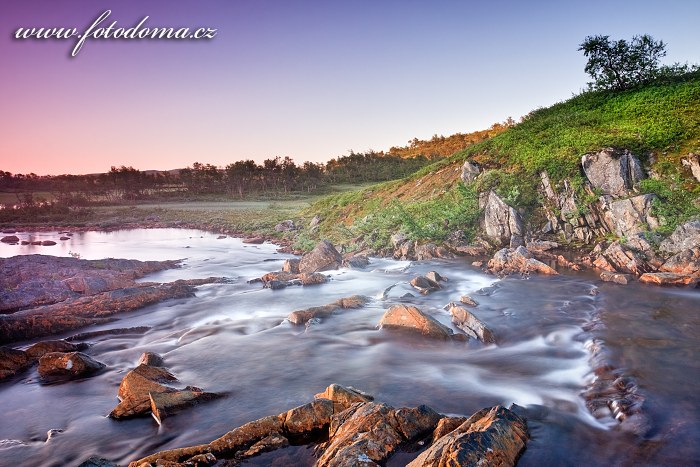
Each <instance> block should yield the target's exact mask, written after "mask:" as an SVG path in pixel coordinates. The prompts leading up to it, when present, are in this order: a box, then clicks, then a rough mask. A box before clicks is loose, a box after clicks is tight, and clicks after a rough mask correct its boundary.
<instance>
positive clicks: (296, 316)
mask: <svg viewBox="0 0 700 467" xmlns="http://www.w3.org/2000/svg"><path fill="white" fill-rule="evenodd" d="M368 301H369V298H368V297H364V296H362V295H353V296H352V297H346V298H341V299H339V300H336V301H335V302H333V303H330V304H328V305H321V306H314V307H311V308H307V309H305V310H296V311H293V312H291V313H290V314H289V316H287V319H288V320H289V322H290V323H292V324H298V325H300V324H306V323H307V322H308V321H310V320H312V319H320V318H327V317H328V316H331V315H332V314H333V313H335V312H336V311H339V310H343V309H351V308H360V307H362V306H364V305H365V304H367V302H368Z"/></svg>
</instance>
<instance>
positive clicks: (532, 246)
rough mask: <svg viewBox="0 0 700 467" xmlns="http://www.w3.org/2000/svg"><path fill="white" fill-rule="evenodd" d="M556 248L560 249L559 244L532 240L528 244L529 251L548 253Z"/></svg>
mask: <svg viewBox="0 0 700 467" xmlns="http://www.w3.org/2000/svg"><path fill="white" fill-rule="evenodd" d="M556 248H559V244H558V243H557V242H550V241H548V240H531V241H529V242H527V249H528V250H530V251H548V250H554V249H556Z"/></svg>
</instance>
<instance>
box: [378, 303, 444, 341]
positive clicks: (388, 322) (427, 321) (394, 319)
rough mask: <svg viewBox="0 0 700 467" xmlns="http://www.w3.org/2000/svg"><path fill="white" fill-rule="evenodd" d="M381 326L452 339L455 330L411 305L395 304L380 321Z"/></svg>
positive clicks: (435, 337) (436, 337)
mask: <svg viewBox="0 0 700 467" xmlns="http://www.w3.org/2000/svg"><path fill="white" fill-rule="evenodd" d="M379 326H380V328H386V329H396V330H407V331H410V332H414V333H418V334H421V335H423V336H426V337H431V338H434V339H443V340H447V339H451V338H452V335H453V334H454V332H453V331H452V330H451V329H450V328H448V327H447V326H445V325H443V324H441V323H440V322H439V321H437V320H436V319H435V318H433V317H432V316H428V315H426V314H425V313H423V312H422V311H420V310H419V309H418V308H416V307H414V306H410V305H394V306H392V307H391V308H389V309H388V310H387V311H386V313H384V315H383V316H382V319H381V320H380V322H379Z"/></svg>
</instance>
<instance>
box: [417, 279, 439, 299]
mask: <svg viewBox="0 0 700 467" xmlns="http://www.w3.org/2000/svg"><path fill="white" fill-rule="evenodd" d="M411 286H412V287H413V288H414V289H416V290H418V291H419V292H420V293H422V294H423V295H428V294H429V293H430V292H434V291H436V290H440V289H441V288H442V286H441V285H440V284H438V283H437V282H436V281H434V280H432V279H429V278H428V277H426V276H416V277H414V278H413V279H411Z"/></svg>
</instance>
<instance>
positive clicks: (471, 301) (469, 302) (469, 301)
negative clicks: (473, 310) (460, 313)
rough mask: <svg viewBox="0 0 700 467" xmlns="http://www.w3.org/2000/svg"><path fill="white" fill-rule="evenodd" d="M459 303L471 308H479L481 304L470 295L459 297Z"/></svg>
mask: <svg viewBox="0 0 700 467" xmlns="http://www.w3.org/2000/svg"><path fill="white" fill-rule="evenodd" d="M459 301H460V302H462V303H464V304H465V305H469V306H479V302H477V301H476V300H474V299H473V298H471V297H470V296H469V295H462V296H461V297H459Z"/></svg>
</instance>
